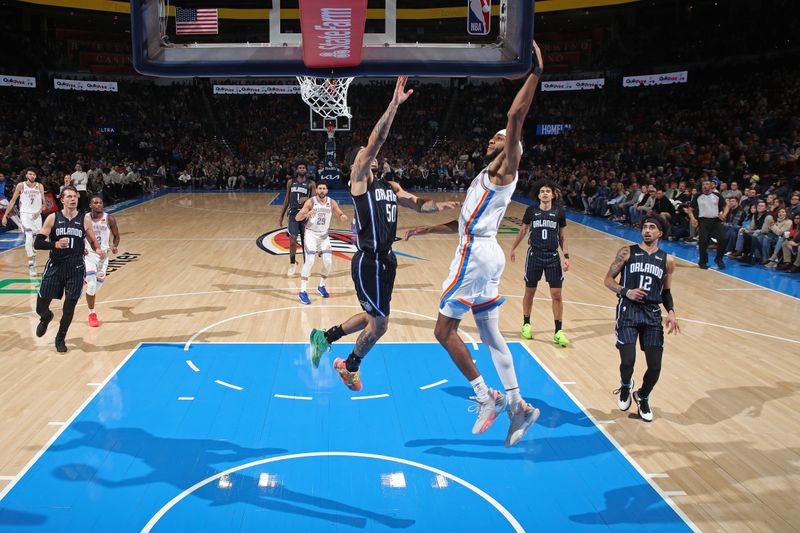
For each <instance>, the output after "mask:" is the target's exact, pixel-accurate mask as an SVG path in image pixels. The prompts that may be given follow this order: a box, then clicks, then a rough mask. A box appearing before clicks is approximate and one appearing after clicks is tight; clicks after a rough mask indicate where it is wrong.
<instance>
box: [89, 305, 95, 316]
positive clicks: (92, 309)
mask: <svg viewBox="0 0 800 533" xmlns="http://www.w3.org/2000/svg"><path fill="white" fill-rule="evenodd" d="M89 314H90V315H93V314H94V307H90V308H89Z"/></svg>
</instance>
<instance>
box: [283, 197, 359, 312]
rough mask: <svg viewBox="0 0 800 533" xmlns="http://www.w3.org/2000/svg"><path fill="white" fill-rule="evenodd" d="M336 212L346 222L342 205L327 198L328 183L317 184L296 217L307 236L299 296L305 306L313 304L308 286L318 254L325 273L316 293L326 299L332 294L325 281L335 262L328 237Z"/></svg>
mask: <svg viewBox="0 0 800 533" xmlns="http://www.w3.org/2000/svg"><path fill="white" fill-rule="evenodd" d="M333 213H336V216H337V217H339V218H340V219H341V220H343V221H345V222H347V215H345V214H344V213H343V212H342V210H341V209H340V208H339V203H338V202H337V201H336V200H334V199H333V198H329V197H328V184H327V183H320V184H319V185H317V190H316V194H315V195H314V196H313V197H312V198H310V199H308V200H306V202H305V204H303V208H302V209H301V210H300V211H299V212H298V213H297V215H296V216H295V220H296V221H298V222H303V221H305V233H304V235H305V236H304V237H303V252H304V253H305V259H304V260H303V268H302V270H300V293H299V294H298V295H297V296H298V298H300V301H301V302H303V303H304V304H306V305H310V304H311V299H310V298H309V297H308V293H307V292H306V289H308V277H309V276H310V275H311V269H313V268H314V261H315V260H316V258H317V255H321V256H322V276H321V277H320V281H319V285H318V286H317V292H319V293H320V294H321V295H322V297H323V298H329V297H330V294H328V289H326V288H325V283H326V282H327V280H328V274H330V273H331V265H332V264H333V259H332V258H331V256H332V254H333V249H332V248H331V240H330V238H329V237H328V229H330V226H331V216H332V215H333Z"/></svg>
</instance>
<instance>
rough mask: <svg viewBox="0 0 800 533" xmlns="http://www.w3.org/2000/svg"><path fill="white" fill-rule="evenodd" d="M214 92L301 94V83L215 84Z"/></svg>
mask: <svg viewBox="0 0 800 533" xmlns="http://www.w3.org/2000/svg"><path fill="white" fill-rule="evenodd" d="M214 94H300V86H299V85H214Z"/></svg>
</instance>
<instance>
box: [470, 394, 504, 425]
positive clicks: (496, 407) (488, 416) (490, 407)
mask: <svg viewBox="0 0 800 533" xmlns="http://www.w3.org/2000/svg"><path fill="white" fill-rule="evenodd" d="M507 406H508V398H506V397H505V396H504V395H503V394H502V393H501V392H500V391H496V390H494V389H489V399H488V400H487V401H486V402H479V401H478V402H476V403H475V405H472V406H471V407H470V408H469V410H470V411H471V412H473V413H475V412H477V413H478V419H477V420H476V421H475V424H474V425H473V426H472V433H473V435H477V434H479V433H483V432H485V431H486V430H487V429H489V426H491V425H492V424H493V423H494V421H495V420H496V419H497V415H499V414H500V413H502V412H503V411H504V410H505V408H506V407H507Z"/></svg>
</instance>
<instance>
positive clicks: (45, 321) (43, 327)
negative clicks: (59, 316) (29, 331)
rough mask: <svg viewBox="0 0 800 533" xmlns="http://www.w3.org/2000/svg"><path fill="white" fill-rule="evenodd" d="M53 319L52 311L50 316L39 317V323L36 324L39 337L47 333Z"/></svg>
mask: <svg viewBox="0 0 800 533" xmlns="http://www.w3.org/2000/svg"><path fill="white" fill-rule="evenodd" d="M51 320H53V312H52V311H51V312H50V316H48V317H46V318H45V317H42V318H40V319H39V325H38V326H36V336H37V337H44V334H45V333H47V326H48V325H50V321H51Z"/></svg>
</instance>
